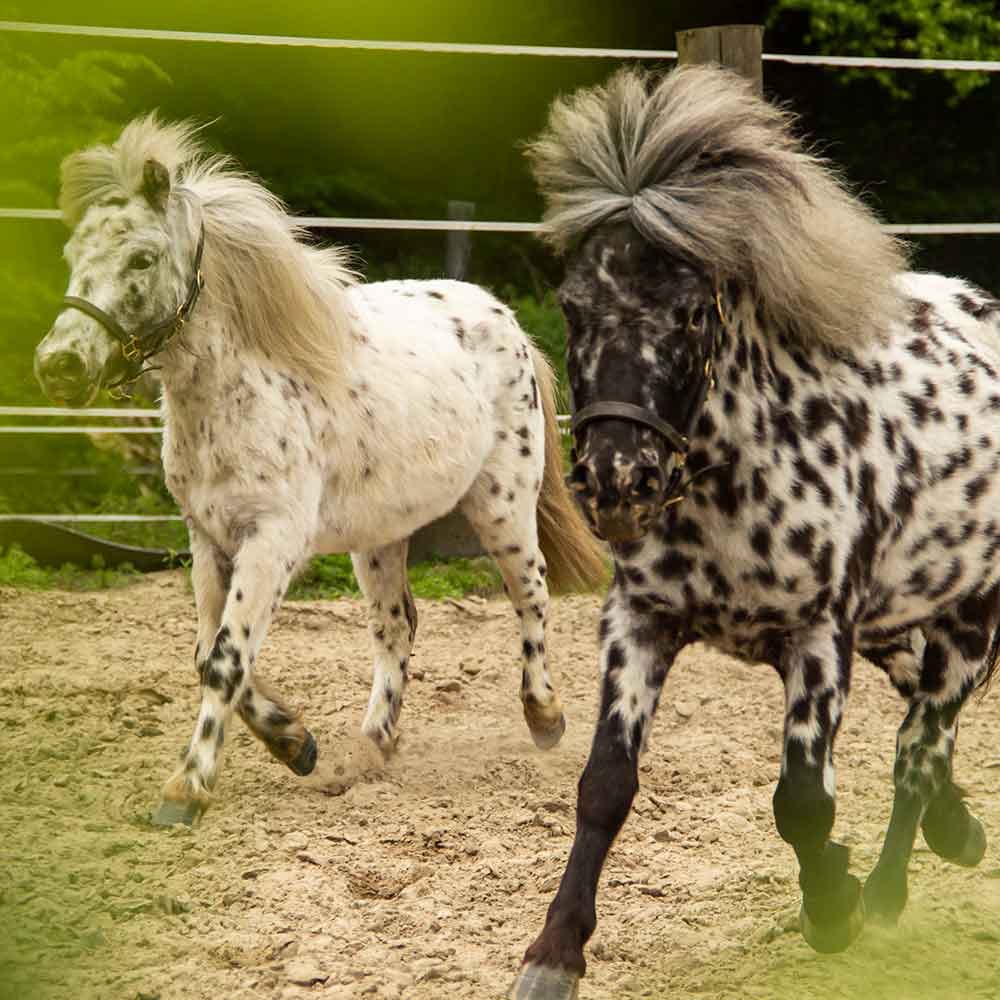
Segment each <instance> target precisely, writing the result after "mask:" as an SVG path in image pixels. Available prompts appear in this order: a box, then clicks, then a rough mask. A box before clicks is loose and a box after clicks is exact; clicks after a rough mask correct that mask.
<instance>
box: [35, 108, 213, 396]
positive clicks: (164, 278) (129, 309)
mask: <svg viewBox="0 0 1000 1000" xmlns="http://www.w3.org/2000/svg"><path fill="white" fill-rule="evenodd" d="M165 132H166V134H167V135H168V136H169V137H170V138H171V139H172V140H173V142H172V143H169V144H165V143H164V142H163V141H162V140H163V137H164V133H165ZM186 137H187V132H186V130H183V129H180V128H178V129H174V130H172V131H171V130H169V129H167V130H165V129H164V128H163V126H159V125H157V124H156V123H155V120H154V119H152V118H145V119H139V120H138V121H136V122H133V123H132V124H131V125H129V126H128V127H127V128H126V129H125V131H124V132H123V133H122V136H121V138H120V139H119V140H118V142H116V143H115V145H114V146H112V147H110V148H109V147H105V146H97V147H94V148H92V149H88V150H83V151H81V152H78V153H74V154H72V155H71V156H69V157H67V159H66V160H65V161H64V162H63V165H62V195H61V199H60V205H61V208H62V211H63V217H64V218H65V220H66V222H67V223H68V224H69V225H70V226H71V227H72V229H73V232H72V235H71V236H70V239H69V241H68V242H67V244H66V247H65V250H64V256H65V258H66V262H67V264H68V265H69V268H70V278H69V287H68V288H67V293H66V299H65V300H64V303H63V308H62V310H61V311H60V313H59V315H58V317H57V318H56V321H55V323H54V324H53V326H52V329H51V330H50V331H49V332H48V334H46V336H45V337H44V339H43V340H42V341H41V343H39V345H38V347H37V348H36V349H35V374H36V377H37V378H38V381H39V383H40V385H41V387H42V389H43V390H44V392H45V394H46V395H47V396H48V397H49V399H51V400H52V401H53V402H58V403H61V404H64V405H69V406H86V405H87V404H88V403H90V402H91V401H92V400H93V398H94V396H95V395H96V394H97V392H98V390H99V389H100V388H101V387H102V386H107V385H109V384H113V383H114V382H115V381H116V380H118V379H120V378H121V377H122V376H124V375H125V374H126V373H130V374H131V373H134V372H135V371H136V370H138V367H139V364H140V362H141V361H142V360H144V358H145V357H148V356H150V355H151V354H152V353H154V352H155V351H156V350H159V349H160V348H162V346H163V344H165V342H166V340H167V339H169V336H170V334H172V333H173V332H174V330H175V329H176V327H177V325H178V324H177V323H176V322H175V320H177V318H178V309H181V310H182V316H181V318H182V319H183V318H185V315H184V314H186V311H187V310H185V309H183V307H184V305H185V303H187V302H188V301H189V300H190V299H191V298H192V297H193V298H196V297H197V290H196V289H197V287H198V285H199V278H198V274H197V271H198V263H197V260H196V258H197V257H198V255H199V245H200V234H201V210H200V206H199V203H198V199H197V198H196V197H195V196H194V195H193V194H192V193H191V192H190V191H187V190H185V189H184V188H182V187H179V186H177V185H176V183H175V178H174V176H173V174H174V172H175V170H176V164H177V162H178V160H179V158H180V157H181V156H182V155H183V152H184V145H185V141H186ZM144 140H145V141H144ZM155 140H159V141H155ZM158 146H159V147H163V149H164V150H165V151H167V152H168V156H166V157H164V159H163V160H161V159H160V158H158V157H157V156H156V153H157V152H158V151H159V150H158V149H157V147H158ZM144 147H145V148H144ZM144 153H149V155H143V154H144ZM132 338H135V341H133V340H132Z"/></svg>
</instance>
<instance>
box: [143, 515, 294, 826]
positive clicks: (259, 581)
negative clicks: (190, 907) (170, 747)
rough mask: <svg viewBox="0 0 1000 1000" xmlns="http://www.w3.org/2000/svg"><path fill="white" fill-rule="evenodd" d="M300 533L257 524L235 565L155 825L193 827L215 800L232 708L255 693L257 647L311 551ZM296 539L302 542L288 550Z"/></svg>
mask: <svg viewBox="0 0 1000 1000" xmlns="http://www.w3.org/2000/svg"><path fill="white" fill-rule="evenodd" d="M297 535H298V533H293V532H292V531H289V530H287V526H283V525H282V526H271V527H270V528H265V527H263V526H259V528H258V531H257V533H256V534H255V535H254V536H253V537H252V538H250V539H248V540H247V541H246V542H244V543H243V545H242V546H241V548H240V549H239V551H238V553H237V554H236V557H235V559H234V560H233V562H232V573H231V576H230V579H229V581H228V583H229V586H228V591H227V593H226V597H225V602H224V605H223V609H222V614H221V617H220V620H219V626H218V629H217V630H216V631H215V633H214V635H213V636H212V637H211V639H210V641H206V642H205V643H204V644H203V645H201V644H200V645H199V649H198V653H199V657H200V659H199V661H198V675H199V678H200V681H201V707H200V710H199V712H198V720H197V723H196V724H195V729H194V735H193V736H192V737H191V740H190V742H189V743H188V745H187V747H186V748H185V750H184V753H183V755H182V763H181V766H180V767H179V768H178V769H177V770H176V771H175V772H174V774H173V775H172V776H171V777H170V779H169V780H168V781H167V783H166V785H165V786H164V788H163V802H162V804H161V805H160V808H159V810H158V812H157V813H156V815H155V817H154V820H153V821H154V822H155V823H157V824H161V825H170V824H173V823H187V824H191V823H193V822H194V820H195V819H197V817H198V816H199V815H200V814H201V813H202V812H204V811H205V810H206V809H207V808H208V806H209V804H210V802H211V796H212V790H213V788H214V787H215V784H216V781H217V778H218V772H219V764H220V760H221V756H222V748H223V743H224V740H225V731H226V725H227V723H228V722H229V718H230V715H231V713H232V711H233V709H234V708H235V707H236V706H237V705H238V704H240V702H241V700H242V699H244V698H246V697H247V696H248V693H250V692H252V681H251V674H252V670H253V665H254V661H255V660H256V656H257V650H258V649H259V648H260V645H261V643H262V642H263V640H264V636H265V634H266V633H267V628H268V625H269V624H270V621H271V616H272V614H273V613H274V611H275V610H276V609H277V607H278V605H279V604H280V602H281V599H282V597H283V596H284V593H285V590H286V588H287V587H288V583H289V580H290V579H291V574H292V571H293V570H294V568H295V566H296V565H297V563H298V561H299V559H300V558H301V557H302V556H303V555H304V554H305V545H304V540H302V539H301V538H299V537H297ZM292 539H296V541H297V544H291V545H290V542H291V540H292ZM290 550H291V553H292V554H291V555H290ZM206 628H207V626H206ZM250 697H253V694H250Z"/></svg>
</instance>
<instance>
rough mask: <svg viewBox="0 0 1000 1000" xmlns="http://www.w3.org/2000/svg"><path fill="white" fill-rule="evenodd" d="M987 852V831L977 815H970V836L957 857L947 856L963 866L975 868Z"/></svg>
mask: <svg viewBox="0 0 1000 1000" xmlns="http://www.w3.org/2000/svg"><path fill="white" fill-rule="evenodd" d="M985 853H986V831H985V830H984V829H983V824H982V823H980V822H979V820H978V819H976V817H975V816H970V817H969V836H968V837H966V838H965V843H964V844H963V845H962V850H961V851H959V854H958V857H957V858H945V861H951V862H952V863H954V864H956V865H961V866H962V867H963V868H975V867H976V865H978V864H979V862H980V861H982V860H983V855H984V854H985Z"/></svg>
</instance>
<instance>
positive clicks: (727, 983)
mask: <svg viewBox="0 0 1000 1000" xmlns="http://www.w3.org/2000/svg"><path fill="white" fill-rule="evenodd" d="M598 604H599V601H598V599H596V598H584V597H573V598H563V599H560V600H558V601H557V602H556V604H555V608H554V612H553V616H552V618H553V622H552V626H551V632H550V636H549V642H548V648H549V649H550V651H551V655H552V661H553V662H552V666H553V671H554V675H555V679H556V681H557V683H558V684H559V686H560V688H561V692H562V696H563V700H564V702H565V704H566V708H567V716H568V719H569V728H568V730H567V733H566V737H565V738H564V740H563V742H562V744H561V745H560V746H559V747H558V748H556V749H555V750H553V751H549V752H547V753H543V752H541V751H538V750H536V749H535V747H534V745H533V744H532V743H531V741H530V739H529V737H528V734H527V730H526V728H525V726H524V723H523V721H522V718H521V712H520V703H519V700H518V685H519V676H520V669H519V666H518V662H517V650H518V646H519V640H518V636H517V630H516V619H515V618H514V615H513V613H512V612H511V610H510V609H509V607H508V606H507V604H506V603H505V602H504V601H502V600H498V601H488V602H487V601H476V600H467V601H463V602H458V603H448V602H443V603H428V602H420V604H419V611H420V630H419V634H418V638H417V648H416V653H415V655H414V658H413V661H412V668H413V676H414V681H413V683H412V684H411V685H410V688H409V692H408V696H407V702H406V705H405V707H404V715H403V732H404V736H403V740H402V743H401V750H400V753H399V754H398V755H397V757H396V758H395V759H394V760H393V761H392V762H391V763H390V764H389V765H388V766H384V767H383V766H382V765H381V763H380V761H379V760H378V759H377V757H376V756H375V755H373V754H371V753H369V752H368V751H367V748H366V747H365V746H364V745H363V744H362V743H361V742H360V741H359V739H358V738H357V737H356V735H355V734H356V733H357V729H358V726H359V724H360V721H361V717H362V713H363V710H364V706H365V702H366V699H367V692H368V676H369V669H368V661H369V654H368V640H367V632H366V627H365V615H364V610H363V608H362V606H361V605H360V604H359V603H358V602H354V601H348V600H340V601H332V602H317V603H301V604H292V605H286V607H285V608H283V609H282V610H281V611H280V612H279V614H278V617H277V619H276V622H275V624H274V626H273V629H272V633H271V636H270V637H269V639H268V643H267V645H266V646H265V649H264V653H263V655H262V657H261V661H260V664H259V668H260V671H261V673H262V674H263V675H265V676H266V677H267V678H268V679H269V680H270V681H272V683H274V684H275V685H276V686H277V687H278V688H279V689H280V690H282V691H284V692H286V694H287V696H288V697H289V699H290V700H291V701H292V702H293V703H295V704H297V705H300V706H301V707H302V709H303V711H304V713H305V716H306V720H307V724H308V725H310V727H311V728H312V730H313V732H314V733H315V735H316V737H317V740H318V741H319V744H320V754H321V757H320V764H319V767H318V770H317V773H316V774H315V775H313V776H311V777H310V778H307V779H298V778H295V777H294V776H293V775H292V774H291V773H290V772H289V771H287V770H286V769H284V768H283V767H281V766H280V765H278V764H277V763H275V762H273V761H272V760H271V759H270V757H269V756H268V755H267V753H266V751H265V750H264V749H263V747H261V746H259V745H257V744H256V743H255V741H254V740H253V739H252V738H251V737H250V736H249V734H248V733H247V732H246V731H245V730H244V729H243V728H242V725H241V724H240V723H239V722H236V723H234V725H233V727H232V728H231V732H230V738H229V741H228V746H229V750H228V753H227V757H226V763H225V767H224V771H223V776H222V780H221V782H220V787H219V792H218V796H217V801H216V802H215V805H214V806H213V808H212V809H211V810H210V811H209V812H208V814H207V815H206V816H205V817H204V819H203V820H202V822H201V823H200V825H198V826H197V827H195V829H193V830H184V829H181V828H174V829H173V830H163V829H156V828H153V827H151V826H150V825H149V816H150V814H151V811H152V810H153V808H155V806H156V804H157V799H158V791H159V787H160V784H161V783H162V781H163V780H164V779H165V778H166V776H167V774H168V773H169V771H170V770H171V769H172V767H173V764H174V761H175V759H176V755H177V753H178V751H179V750H180V749H181V747H182V746H183V744H184V743H185V741H186V739H187V737H188V735H189V732H190V728H191V726H192V725H193V719H194V714H195V704H196V693H197V692H196V686H195V675H194V670H193V667H192V649H193V644H194V619H193V604H192V598H191V595H190V592H189V590H188V587H187V584H186V581H185V579H184V576H183V575H182V574H180V573H167V574H157V575H154V576H151V577H148V578H145V579H144V580H143V581H142V582H140V583H138V584H136V585H134V586H131V587H129V588H127V589H124V590H117V591H110V592H101V593H96V594H86V595H79V594H63V593H52V592H46V593H29V592H21V591H12V590H6V591H0V759H2V761H3V766H2V768H0V996H2V997H3V998H4V1000H13V998H16V1000H29V998H30V1000H35V998H41V997H44V998H58V1000H64V998H71V1000H209V998H211V1000H252V998H280V1000H306V998H324V1000H334V998H348V997H352V998H353V997H374V998H386V1000H390V998H400V997H402V998H406V1000H411V998H412V1000H429V998H445V997H447V998H452V997H454V998H473V997H475V998H496V997H500V996H502V995H503V992H504V991H505V990H506V988H507V987H508V985H509V983H510V981H511V979H512V977H513V974H514V972H515V970H516V969H517V966H518V963H519V960H520V956H521V954H522V953H523V950H524V948H525V947H526V946H527V945H528V943H529V942H530V941H531V939H532V938H533V936H534V935H535V933H536V932H537V931H538V929H539V928H540V927H541V924H542V921H543V918H544V914H545V910H546V907H547V906H548V903H549V900H550V899H551V896H552V894H553V892H554V890H555V887H556V885H557V882H558V879H559V876H560V874H561V872H562V867H563V864H564V862H565V858H566V855H567V852H568V849H569V846H570V842H571V837H572V830H573V806H574V800H575V787H576V781H577V778H578V776H579V773H580V771H581V769H582V767H583V764H584V761H585V759H586V753H587V749H588V746H589V741H590V737H591V732H592V727H593V719H594V715H595V712H596V693H597V688H596V680H595V678H596V634H595V633H596V624H597V609H598ZM855 676H856V681H855V686H854V691H853V692H852V698H851V703H850V705H849V710H848V714H847V720H846V722H845V725H844V728H843V730H842V733H841V736H840V740H839V743H838V755H837V759H838V782H839V791H840V796H839V801H838V810H839V811H838V820H837V834H838V836H839V837H840V839H842V840H845V841H846V842H847V843H849V844H850V845H851V846H852V851H853V855H852V856H853V867H854V870H855V872H857V873H865V872H867V871H868V870H869V869H870V868H871V866H872V864H873V862H874V858H875V853H876V849H877V846H878V843H879V839H880V836H881V833H882V831H883V830H884V827H885V823H886V820H887V817H888V811H889V802H890V795H891V789H890V779H889V775H890V773H891V761H892V751H893V737H894V731H895V728H896V726H897V724H898V722H899V721H900V719H901V707H900V705H899V704H898V703H897V702H896V701H895V700H894V698H893V696H892V695H891V694H890V693H889V691H888V690H887V686H886V684H885V683H884V681H883V679H882V677H881V676H880V675H879V674H878V673H877V672H876V671H875V670H874V669H872V668H871V667H869V666H868V665H867V664H864V663H862V662H859V663H858V664H857V668H856V675H855ZM781 704H782V697H781V687H780V683H779V681H778V679H777V677H776V676H775V675H773V673H772V672H771V671H770V670H768V669H766V668H764V667H759V666H758V667H748V666H745V665H739V664H737V663H734V662H733V661H730V660H727V659H726V658H725V657H722V656H720V655H719V654H717V653H715V652H712V651H710V650H707V649H705V648H703V647H692V648H690V649H688V650H686V651H685V653H684V654H683V655H682V657H681V659H680V660H679V661H678V663H677V665H676V666H675V668H674V671H673V673H672V675H671V677H670V680H669V682H668V690H667V692H666V694H665V697H664V699H663V704H662V707H661V709H660V714H659V718H658V720H657V723H656V726H655V728H654V731H653V736H652V741H651V748H650V751H649V753H648V754H647V756H646V758H645V759H644V763H643V765H642V774H641V780H642V785H643V787H642V791H641V792H640V795H639V797H638V799H637V803H636V809H635V812H634V813H633V815H632V817H631V818H630V820H629V822H628V824H627V825H626V828H625V830H624V831H623V833H622V836H621V838H620V839H619V842H618V844H617V845H616V847H615V849H614V851H613V853H612V855H611V858H610V860H609V863H608V865H607V868H606V869H605V874H604V879H603V883H602V888H601V895H600V898H599V903H598V918H599V924H598V929H597V932H596V934H595V936H594V939H593V941H592V944H591V946H590V948H589V949H588V957H589V961H590V968H589V972H588V975H587V977H586V979H585V980H584V982H583V985H582V987H581V1000H596V998H605V997H623V998H632V997H670V998H700V1000H723V998H725V1000H729V998H736V997H740V998H743V997H768V998H771V997H774V998H781V997H789V998H791V997H795V998H797V1000H798V998H803V1000H819V998H841V997H843V998H852V1000H854V998H859V1000H869V998H874V1000H889V998H892V1000H899V998H902V1000H907V998H920V1000H924V998H930V997H934V998H951V997H954V998H970V997H975V998H998V997H1000V850H998V848H997V846H996V845H997V844H1000V796H998V795H997V789H996V785H997V778H998V777H1000V691H994V692H993V696H992V697H989V696H987V698H986V699H985V700H981V701H980V700H978V699H977V700H976V701H975V702H974V703H973V704H972V705H971V706H970V707H969V709H967V711H966V713H965V716H964V724H963V731H962V736H961V739H960V742H959V759H958V765H957V772H958V776H959V779H960V780H961V781H962V782H963V783H964V784H965V785H966V786H967V788H968V790H969V793H970V797H971V800H972V803H973V807H974V809H975V811H976V812H977V814H978V815H979V816H980V817H981V818H982V819H983V821H984V822H985V824H986V827H987V830H989V831H992V834H993V837H994V839H993V841H992V843H991V846H990V848H989V850H988V852H987V856H986V859H985V861H984V862H983V864H982V866H981V867H980V868H979V869H977V870H975V871H966V870H963V869H956V868H951V867H948V866H946V865H944V864H943V863H941V862H940V861H939V860H938V859H937V858H936V857H934V856H933V855H932V854H930V853H929V852H928V851H927V850H926V849H925V848H924V847H923V844H922V843H921V844H919V845H918V849H917V853H916V854H915V857H914V863H913V866H912V875H911V882H910V892H911V901H910V907H909V910H908V911H907V913H906V915H905V916H904V918H903V921H902V923H901V925H900V927H899V928H898V929H895V930H886V929H882V928H878V927H869V928H866V930H865V933H864V936H863V937H862V939H861V940H860V941H859V942H858V943H857V944H856V945H855V946H854V947H853V948H852V949H851V950H850V951H849V952H848V953H846V954H845V955H842V956H832V957H821V956H817V955H814V954H813V953H812V952H810V951H809V949H808V948H807V947H806V945H805V944H804V943H803V942H802V940H801V938H800V937H799V936H798V934H797V933H796V932H795V925H796V914H797V911H798V889H797V884H796V873H795V869H794V858H793V856H792V852H791V851H790V850H789V849H788V848H787V847H786V846H785V845H784V844H782V843H781V841H780V840H779V839H778V837H777V834H776V833H775V830H774V823H773V819H772V816H771V794H772V790H773V785H774V782H775V780H776V778H777V773H778V762H779V753H780V742H781V739H780V738H781Z"/></svg>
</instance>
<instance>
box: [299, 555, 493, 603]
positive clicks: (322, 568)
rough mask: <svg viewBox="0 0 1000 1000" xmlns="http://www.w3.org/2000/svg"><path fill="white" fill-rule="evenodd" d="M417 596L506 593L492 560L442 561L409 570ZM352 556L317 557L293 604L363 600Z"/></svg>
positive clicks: (438, 597)
mask: <svg viewBox="0 0 1000 1000" xmlns="http://www.w3.org/2000/svg"><path fill="white" fill-rule="evenodd" d="M409 576H410V588H411V589H412V591H413V595H414V597H425V598H428V599H429V600H441V599H444V598H447V597H451V598H460V597H467V596H469V595H478V596H480V597H489V596H492V595H494V594H499V593H501V592H502V590H503V583H502V582H501V579H500V573H499V572H498V570H497V568H496V566H494V564H493V563H492V562H491V561H490V560H489V559H485V558H482V559H441V560H433V561H429V562H418V563H413V564H412V565H411V566H410V570H409ZM360 596H361V590H360V589H359V587H358V584H357V581H356V580H355V579H354V573H353V571H352V569H351V560H350V557H349V556H316V557H315V558H314V559H313V560H312V561H311V562H310V564H309V566H308V567H307V568H306V569H305V570H304V571H303V572H302V573H301V574H300V575H299V576H298V577H297V578H296V579H295V580H294V581H293V582H292V585H291V587H289V589H288V596H287V599H288V600H289V601H318V600H329V599H331V598H337V597H360Z"/></svg>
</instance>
